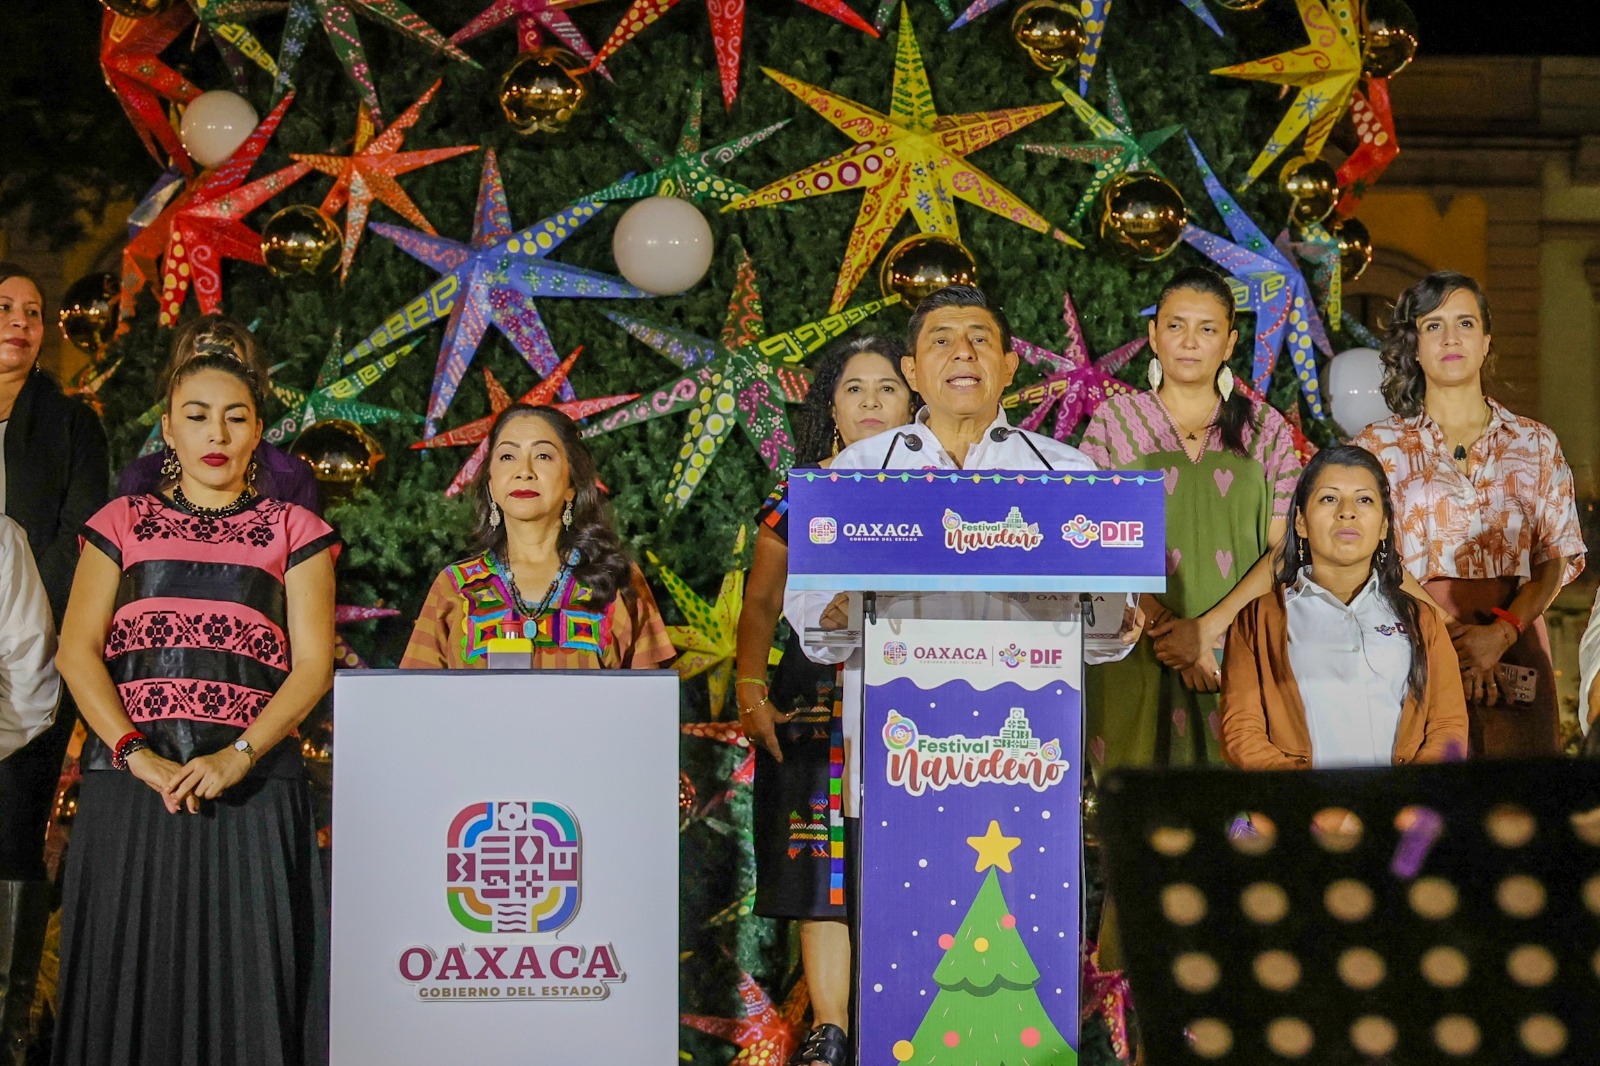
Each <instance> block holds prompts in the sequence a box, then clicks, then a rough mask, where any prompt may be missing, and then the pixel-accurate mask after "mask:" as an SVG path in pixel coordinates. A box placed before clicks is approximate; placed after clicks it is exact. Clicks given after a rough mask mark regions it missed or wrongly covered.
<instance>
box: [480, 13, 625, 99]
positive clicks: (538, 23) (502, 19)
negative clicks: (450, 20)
mask: <svg viewBox="0 0 1600 1066" xmlns="http://www.w3.org/2000/svg"><path fill="white" fill-rule="evenodd" d="M596 2H597V0H494V2H493V3H491V4H490V5H489V6H488V7H486V8H484V9H483V10H482V11H480V12H478V13H477V14H476V15H474V16H473V17H472V21H471V22H468V23H467V24H466V25H465V26H463V27H461V28H460V29H459V30H457V31H456V32H455V33H453V34H451V35H450V43H451V44H465V43H466V42H467V41H470V40H472V39H473V38H474V37H476V36H478V35H479V34H483V33H488V32H489V31H490V30H492V29H494V28H495V27H497V26H503V25H505V24H506V23H508V22H515V23H516V24H517V51H518V52H519V53H520V52H531V51H533V50H534V49H535V48H538V47H539V46H540V45H541V44H543V43H544V35H545V34H546V33H548V34H550V35H551V36H552V37H554V38H555V39H556V40H558V41H560V42H561V44H562V45H563V46H564V47H565V48H567V49H568V50H570V51H571V52H573V53H574V54H575V55H578V56H581V57H582V58H583V60H584V61H585V62H587V63H593V64H594V69H595V70H597V71H598V72H599V73H600V76H601V77H602V78H605V79H606V81H610V80H611V73H610V72H609V71H607V70H606V68H605V64H604V63H595V58H594V49H593V48H591V47H589V42H588V41H587V40H585V39H584V36H583V33H582V31H580V30H579V29H578V27H577V26H576V25H575V24H574V23H573V21H572V16H570V15H568V14H567V12H568V11H571V10H572V9H573V8H578V7H584V6H585V5H588V4H593V3H596Z"/></svg>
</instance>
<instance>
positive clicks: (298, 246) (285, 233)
mask: <svg viewBox="0 0 1600 1066" xmlns="http://www.w3.org/2000/svg"><path fill="white" fill-rule="evenodd" d="M343 241H344V235H343V234H341V233H340V232H339V226H338V224H337V223H336V222H334V221H333V219H331V218H329V217H328V216H327V215H325V214H323V213H322V212H321V211H319V210H317V209H316V208H315V207H312V206H311V205H310V204H291V205H290V206H288V207H285V208H283V209H282V210H281V211H279V212H278V213H277V214H275V215H273V216H272V217H271V218H269V219H267V224H266V225H265V226H262V227H261V258H262V259H264V260H265V261H266V264H267V269H268V270H270V271H272V276H273V277H275V278H277V279H278V280H279V281H287V282H297V281H301V282H304V281H325V280H327V279H328V278H331V277H332V276H333V275H334V273H335V272H336V271H337V270H338V269H339V252H340V249H341V247H342V246H343Z"/></svg>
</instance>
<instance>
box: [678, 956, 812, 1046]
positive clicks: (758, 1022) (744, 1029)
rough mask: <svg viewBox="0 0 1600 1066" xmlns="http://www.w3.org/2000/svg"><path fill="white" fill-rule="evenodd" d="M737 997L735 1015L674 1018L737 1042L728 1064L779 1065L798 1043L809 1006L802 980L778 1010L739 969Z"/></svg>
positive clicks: (704, 1031) (763, 991)
mask: <svg viewBox="0 0 1600 1066" xmlns="http://www.w3.org/2000/svg"><path fill="white" fill-rule="evenodd" d="M739 999H740V1001H741V1008H742V1009H741V1011H740V1016H739V1017H737V1018H712V1017H708V1016H706V1015H702V1014H684V1015H681V1016H680V1017H679V1019H678V1020H679V1021H680V1022H682V1023H683V1024H684V1025H687V1026H688V1027H689V1028H691V1029H698V1030H700V1031H701V1032H702V1033H710V1034H711V1035H712V1036H715V1037H720V1038H721V1039H723V1040H726V1041H727V1042H728V1043H730V1044H736V1045H738V1048H739V1053H738V1054H737V1055H735V1056H734V1057H733V1061H732V1062H730V1063H729V1064H728V1066H783V1064H784V1063H786V1062H788V1061H789V1056H790V1055H792V1054H793V1053H794V1049H795V1047H796V1046H797V1045H798V1044H799V1043H800V1037H801V1036H802V1035H803V1034H802V1030H801V1025H802V1024H803V1023H804V1021H805V1016H806V1010H807V1008H809V1007H810V1005H811V994H810V992H809V990H808V989H807V987H806V982H805V979H804V978H801V980H800V981H799V982H798V983H797V984H796V985H795V986H794V990H793V991H791V992H790V993H789V998H788V999H787V1000H785V1001H784V1004H783V1009H782V1010H781V1011H780V1010H779V1009H778V1008H776V1007H774V1006H773V1005H772V998H771V997H770V996H768V995H767V993H766V991H765V990H764V989H763V988H762V987H761V986H760V985H759V984H758V983H757V982H756V979H755V978H754V977H751V976H750V975H749V974H748V973H745V972H744V971H740V973H739Z"/></svg>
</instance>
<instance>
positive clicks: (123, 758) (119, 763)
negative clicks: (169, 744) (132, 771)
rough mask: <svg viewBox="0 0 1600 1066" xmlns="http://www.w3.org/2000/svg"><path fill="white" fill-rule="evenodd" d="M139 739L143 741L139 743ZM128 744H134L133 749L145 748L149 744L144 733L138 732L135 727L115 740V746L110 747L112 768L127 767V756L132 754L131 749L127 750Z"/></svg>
mask: <svg viewBox="0 0 1600 1066" xmlns="http://www.w3.org/2000/svg"><path fill="white" fill-rule="evenodd" d="M141 741H142V742H143V743H139V742H141ZM129 745H134V747H133V751H138V750H139V749H140V748H147V747H149V746H150V744H149V741H148V740H146V738H145V735H144V734H143V733H141V732H139V731H138V730H137V729H135V730H134V731H133V732H131V733H127V734H125V735H124V736H123V738H122V739H121V740H119V741H117V746H116V747H115V748H113V749H111V766H112V768H114V769H117V770H126V769H127V768H128V756H129V755H132V754H133V751H130V750H129Z"/></svg>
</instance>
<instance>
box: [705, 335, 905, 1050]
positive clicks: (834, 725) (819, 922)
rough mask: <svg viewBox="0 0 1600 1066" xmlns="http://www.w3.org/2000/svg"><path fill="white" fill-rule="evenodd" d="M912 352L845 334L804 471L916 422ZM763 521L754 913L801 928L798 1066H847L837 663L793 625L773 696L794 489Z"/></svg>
mask: <svg viewBox="0 0 1600 1066" xmlns="http://www.w3.org/2000/svg"><path fill="white" fill-rule="evenodd" d="M904 355H905V347H904V346H903V345H902V344H901V343H900V342H899V341H897V340H894V339H892V338H890V337H881V336H859V337H850V338H845V339H843V340H840V341H836V342H835V343H834V344H833V345H831V346H830V347H829V348H828V350H827V351H825V352H824V353H823V354H822V357H821V358H820V359H818V360H817V363H816V366H815V368H814V370H815V376H814V377H813V379H812V382H811V390H810V391H809V392H808V393H807V394H806V399H805V403H804V404H802V405H801V408H800V413H799V415H798V417H797V418H796V419H795V427H796V432H795V436H796V448H795V452H796V455H795V460H796V461H795V465H796V466H818V465H821V466H827V465H828V464H829V462H830V460H831V458H832V457H833V456H835V455H837V454H838V453H839V452H840V451H842V450H843V449H845V448H847V447H849V446H850V445H852V444H854V443H855V442H856V441H858V440H865V439H866V438H868V437H871V436H874V435H876V434H879V433H883V432H885V431H887V430H890V429H895V428H898V427H900V426H903V425H905V424H906V423H907V422H909V421H910V420H911V412H912V403H913V399H914V397H913V394H912V392H911V387H910V386H909V385H908V384H906V379H905V376H904V375H903V374H902V372H901V370H900V360H901V358H902V357H903V356H904ZM756 518H757V521H758V522H759V523H760V524H759V525H758V526H757V527H756V550H755V558H754V560H753V561H752V563H751V566H750V578H749V581H748V582H747V583H746V585H745V594H744V611H743V613H742V614H741V615H740V616H739V640H738V650H737V653H736V656H735V659H736V662H737V664H738V675H739V678H738V683H737V686H736V688H735V697H736V698H737V699H738V701H739V724H740V726H741V727H743V729H744V731H745V733H746V735H747V736H748V737H749V738H750V740H751V742H752V744H753V746H754V748H755V753H756V767H755V798H754V813H753V815H752V822H753V828H754V834H755V852H756V900H755V912H756V913H757V914H760V915H762V916H763V917H767V918H784V919H793V920H796V921H798V922H799V923H800V959H801V964H802V966H803V968H804V970H805V975H806V980H807V983H808V985H809V987H810V991H811V1010H812V1016H813V1021H814V1023H815V1024H814V1027H813V1028H812V1030H811V1032H810V1033H809V1034H807V1036H806V1038H805V1039H804V1040H803V1041H802V1042H801V1045H800V1047H799V1048H798V1049H796V1051H795V1053H794V1055H793V1056H792V1057H791V1058H790V1060H789V1062H790V1063H791V1064H792V1066H809V1064H811V1063H822V1064H825V1066H835V1064H837V1063H840V1062H842V1061H843V1058H842V1056H843V1055H844V1053H845V1050H846V1041H847V1037H846V1031H847V1030H848V1029H849V1025H850V961H851V954H850V925H849V922H848V917H849V915H848V912H847V910H846V907H845V899H844V895H845V889H844V885H845V883H846V880H847V876H848V875H847V872H846V871H845V869H844V863H845V856H844V855H843V854H839V855H835V854H834V850H833V847H832V844H833V838H834V829H835V828H836V827H837V828H838V829H839V830H840V831H841V832H842V831H843V829H844V825H843V823H842V821H841V822H836V821H835V819H836V818H837V817H838V816H839V812H838V811H836V810H832V809H831V808H832V804H831V803H830V800H829V796H830V790H831V786H832V782H833V780H834V779H835V778H836V776H837V775H839V774H840V773H842V770H843V766H842V758H841V760H840V761H839V762H838V763H836V762H835V760H834V757H833V756H834V755H835V753H839V754H841V756H842V753H843V750H844V737H843V723H842V720H841V719H842V714H841V710H842V709H841V707H840V705H839V703H838V699H837V693H836V691H835V689H836V680H837V675H838V667H836V666H824V665H821V664H818V663H813V662H812V661H811V660H810V659H808V658H806V654H805V651H804V650H803V649H802V648H801V646H800V641H799V639H798V638H797V637H796V636H795V634H794V631H793V629H792V628H791V630H790V633H789V638H788V640H787V642H786V643H785V645H784V650H783V658H782V660H780V661H779V664H778V669H777V672H776V673H775V674H774V675H773V678H772V686H771V688H770V689H769V688H768V685H767V661H768V655H769V654H770V653H771V650H772V638H773V636H774V634H775V633H776V632H777V628H778V619H779V617H780V616H781V615H782V614H783V607H784V592H785V588H786V581H787V579H788V572H789V545H788V538H789V483H788V482H787V481H783V482H781V483H780V484H779V485H778V487H777V488H775V489H774V490H773V492H772V495H771V496H769V497H767V501H766V503H765V504H763V505H762V507H761V510H760V512H759V513H758V514H757V516H756ZM797 814H798V815H799V816H800V817H799V818H798V819H797V818H796V815H797ZM850 821H851V822H852V823H853V822H854V821H855V819H853V818H852V819H850ZM853 835H854V834H853V833H852V834H851V836H853ZM840 844H841V848H843V841H840ZM835 875H837V877H836V876H835Z"/></svg>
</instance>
